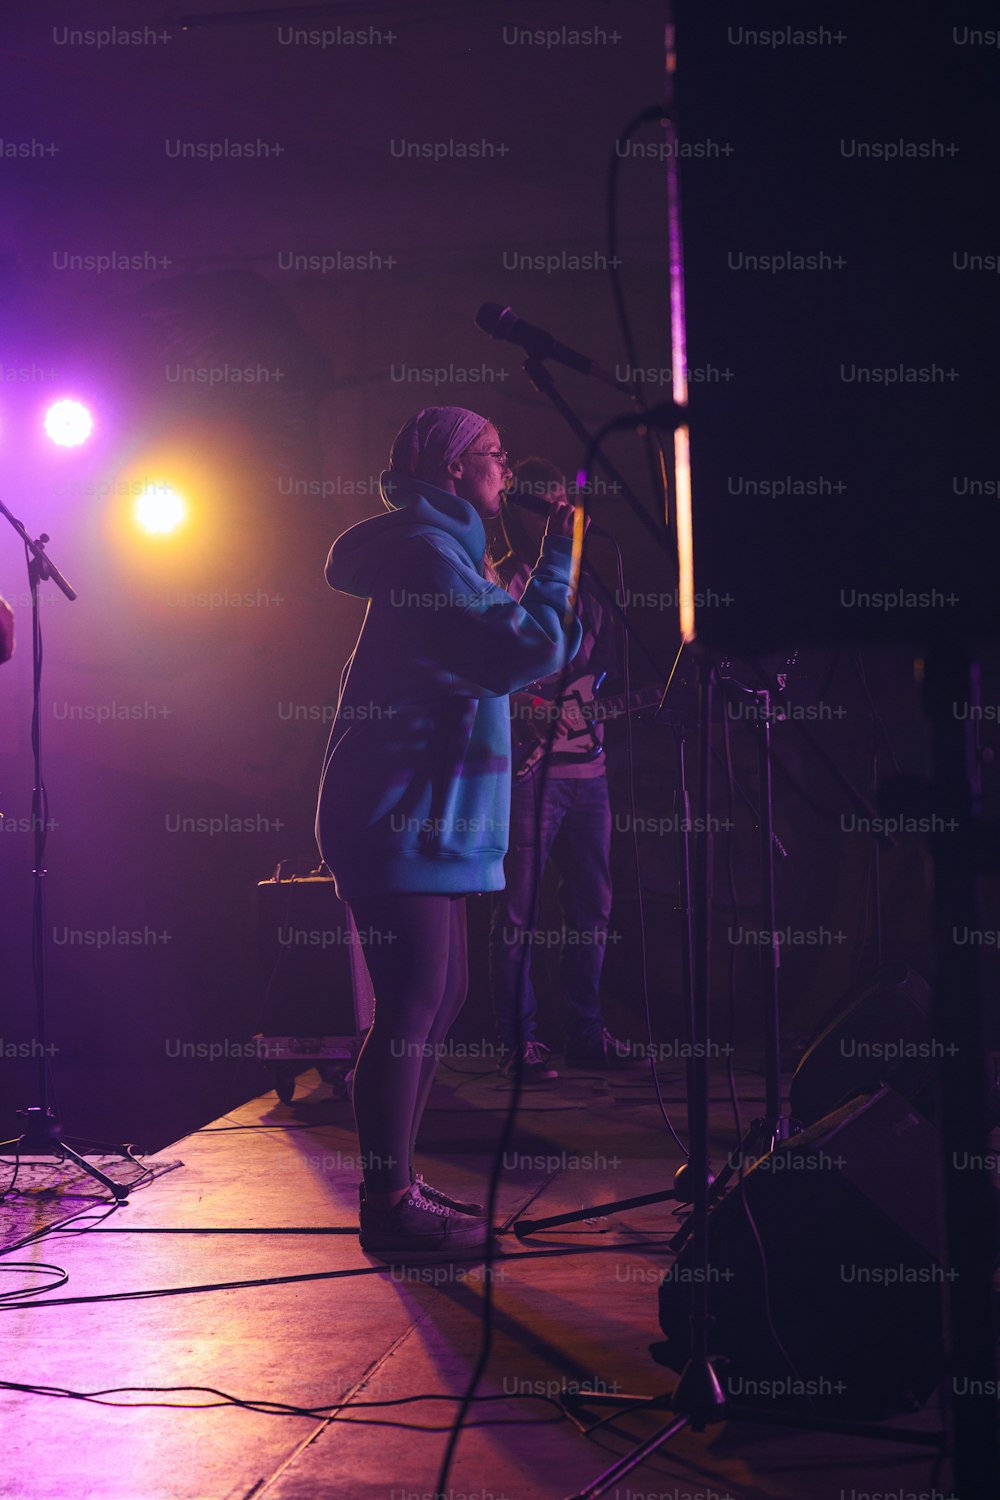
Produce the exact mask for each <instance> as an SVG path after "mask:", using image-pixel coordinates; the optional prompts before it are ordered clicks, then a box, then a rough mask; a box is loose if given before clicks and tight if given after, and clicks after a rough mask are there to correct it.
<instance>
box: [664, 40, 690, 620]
mask: <svg viewBox="0 0 1000 1500" xmlns="http://www.w3.org/2000/svg"><path fill="white" fill-rule="evenodd" d="M665 44H666V86H665V94H666V104H667V108H668V110H669V111H670V113H669V114H668V115H667V117H666V120H665V122H664V124H665V130H664V134H665V135H666V139H667V225H668V236H669V251H670V351H671V379H672V385H673V397H674V404H675V405H676V406H678V407H681V408H683V410H684V411H685V412H686V410H687V404H688V383H687V320H686V316H685V310H684V247H683V243H682V240H681V185H680V178H679V173H678V168H677V127H676V123H675V120H674V81H675V77H676V73H677V48H676V39H675V35H674V21H673V14H672V11H671V12H670V14H669V15H668V19H667V24H666V34H665ZM674 506H675V511H676V519H677V595H678V606H679V612H680V632H681V639H682V640H684V641H693V640H694V638H695V633H696V631H695V611H694V525H693V522H692V516H691V444H690V435H689V432H688V424H687V422H686V421H682V422H680V423H679V424H678V425H677V426H676V427H675V428H674Z"/></svg>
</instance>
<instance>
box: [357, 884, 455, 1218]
mask: <svg viewBox="0 0 1000 1500" xmlns="http://www.w3.org/2000/svg"><path fill="white" fill-rule="evenodd" d="M350 905H351V911H352V913H353V915H354V920H355V923H356V924H357V927H358V930H359V931H362V930H366V929H367V931H368V937H369V941H368V942H367V944H366V946H365V949H364V954H365V962H366V964H367V965H368V972H369V974H370V975H371V981H372V988H373V989H374V991H375V1016H374V1020H373V1022H372V1026H371V1030H370V1031H369V1033H368V1035H367V1037H366V1038H365V1043H364V1046H363V1047H362V1049H361V1055H360V1056H359V1058H358V1062H357V1067H356V1069H355V1073H354V1118H355V1120H356V1122H357V1127H358V1141H359V1144H360V1146H361V1159H362V1163H363V1171H364V1178H365V1186H366V1187H367V1188H369V1189H370V1190H371V1191H372V1192H379V1193H391V1192H395V1191H397V1190H398V1189H399V1188H405V1187H409V1185H410V1183H411V1182H412V1181H413V1152H414V1147H415V1145H416V1139H417V1131H418V1130H419V1128H420V1121H421V1117H422V1116H423V1113H424V1109H425V1107H426V1105H427V1099H428V1097H429V1095H430V1091H431V1085H432V1083H433V1082H434V1074H435V1072H436V1070H437V1064H438V1060H439V1056H440V1051H439V1049H440V1046H441V1043H443V1041H444V1039H445V1037H446V1036H447V1035H448V1032H449V1031H450V1029H451V1025H452V1022H453V1021H454V1019H455V1017H456V1016H457V1015H458V1012H459V1011H460V1010H461V1008H462V1005H463V1003H464V1001H465V997H466V993H467V991H468V987H469V963H468V943H467V936H466V915H465V898H464V897H463V896H390V895H380V896H366V897H364V898H363V899H359V900H354V901H352V902H351V903H350Z"/></svg>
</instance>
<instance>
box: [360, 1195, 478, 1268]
mask: <svg viewBox="0 0 1000 1500" xmlns="http://www.w3.org/2000/svg"><path fill="white" fill-rule="evenodd" d="M491 1234H492V1230H491V1229H490V1226H489V1223H488V1222H487V1220H486V1219H484V1218H473V1217H472V1216H471V1215H470V1214H459V1213H456V1212H455V1210H454V1209H453V1208H448V1207H446V1205H445V1204H443V1203H435V1202H433V1201H432V1200H431V1199H430V1198H426V1197H425V1196H424V1195H423V1193H422V1192H421V1191H420V1187H419V1184H417V1183H415V1182H414V1183H412V1184H411V1186H410V1190H409V1192H408V1193H407V1195H406V1197H405V1198H401V1199H400V1201H399V1202H398V1203H397V1204H396V1206H395V1208H372V1207H371V1206H370V1205H369V1204H368V1203H367V1202H365V1201H362V1203H361V1248H362V1250H366V1251H367V1252H368V1254H369V1255H374V1256H376V1257H377V1258H378V1259H379V1260H385V1261H388V1262H389V1263H390V1264H392V1263H397V1264H400V1263H402V1264H406V1263H412V1262H419V1261H432V1260H436V1261H442V1260H478V1259H479V1258H480V1257H481V1256H483V1255H485V1253H486V1247H487V1245H488V1243H489V1240H490V1237H491Z"/></svg>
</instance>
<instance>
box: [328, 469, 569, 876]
mask: <svg viewBox="0 0 1000 1500" xmlns="http://www.w3.org/2000/svg"><path fill="white" fill-rule="evenodd" d="M388 478H389V476H386V475H383V498H384V500H385V503H386V505H387V506H388V507H390V513H389V514H388V515H384V516H374V517H372V518H371V519H370V520H367V521H362V522H360V523H359V524H358V525H357V526H352V527H351V528H350V530H349V531H345V532H344V534H343V535H342V536H339V537H338V538H337V540H336V541H335V542H334V544H333V547H332V548H331V549H330V555H329V558H328V559H327V564H326V577H327V582H328V583H329V584H330V585H331V587H333V588H335V589H339V590H340V591H341V592H343V593H346V594H353V595H354V596H355V597H357V598H359V599H366V600H367V601H368V609H367V612H366V614H365V619H364V624H363V626H362V629H361V634H360V636H359V637H358V642H357V645H356V646H355V648H354V652H353V655H352V656H351V658H350V660H349V661H348V663H347V666H346V668H345V671H344V676H343V679H342V683H341V693H340V700H339V702H338V705H337V715H336V718H335V720H334V723H333V728H332V730H331V733H330V740H329V744H328V746H327V752H326V758H325V761H324V765H323V776H322V781H321V784H320V794H319V806H318V809H317V814H316V837H317V841H318V843H319V846H320V850H321V852H322V854H323V858H324V859H325V860H326V862H327V864H328V865H329V866H330V869H331V870H332V871H333V874H334V878H335V880H336V884H337V892H338V895H339V896H340V897H341V898H342V900H345V901H348V902H350V901H351V900H353V899H354V898H355V897H358V896H367V895H375V894H379V893H383V892H397V893H404V892H410V893H420V894H436V895H459V894H463V893H470V892H474V891H499V890H502V889H503V885H504V876H503V858H504V855H505V853H506V852H507V839H508V827H509V821H510V706H509V702H508V696H507V695H508V694H509V693H512V692H514V691H515V690H516V689H518V688H522V687H525V686H527V684H528V683H530V682H534V681H536V680H537V679H538V678H540V677H545V676H547V675H548V674H549V673H551V672H554V671H556V670H558V669H559V668H560V667H561V666H562V665H563V664H564V662H565V660H566V659H567V655H568V657H569V659H572V657H573V656H574V655H575V654H576V651H577V649H578V648H579V645H580V636H581V629H580V624H579V621H578V620H577V619H576V618H575V617H573V618H572V620H571V623H570V626H569V632H568V636H567V635H566V634H565V633H564V629H565V619H566V615H567V605H568V595H569V581H570V557H571V543H570V541H569V538H567V537H559V536H547V537H546V538H545V541H544V543H543V545H542V551H541V555H540V557H539V559H538V562H537V564H536V565H535V569H534V571H533V573H532V574H531V577H530V579H529V581H528V584H527V586H526V587H525V590H524V593H523V595H522V596H521V599H520V601H519V602H515V601H514V600H513V599H512V598H511V597H510V595H509V594H508V593H506V591H505V590H504V589H502V588H498V587H497V586H496V585H495V584H492V583H490V582H488V581H487V580H486V579H485V578H484V577H483V571H482V568H483V556H484V553H485V551H486V532H485V529H484V527H483V523H482V521H481V520H480V518H479V516H478V515H477V513H476V512H475V510H473V508H472V506H471V505H470V504H469V503H468V501H467V500H462V499H460V498H459V497H458V496H457V495H452V494H450V493H449V492H448V491H447V490H442V489H438V488H437V487H436V486H435V485H431V484H428V483H426V481H424V480H422V479H411V478H408V477H405V476H401V475H398V474H392V475H391V484H389V483H386V480H387V479H388Z"/></svg>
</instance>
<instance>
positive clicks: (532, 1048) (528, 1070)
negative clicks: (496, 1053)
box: [500, 1042, 559, 1083]
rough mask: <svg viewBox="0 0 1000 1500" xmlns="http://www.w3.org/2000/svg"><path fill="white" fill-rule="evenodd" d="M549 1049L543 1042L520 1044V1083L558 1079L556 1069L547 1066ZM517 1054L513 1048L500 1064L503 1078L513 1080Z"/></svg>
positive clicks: (545, 1081)
mask: <svg viewBox="0 0 1000 1500" xmlns="http://www.w3.org/2000/svg"><path fill="white" fill-rule="evenodd" d="M551 1051H552V1049H551V1047H546V1045H545V1043H544V1042H522V1043H521V1052H520V1056H521V1082H522V1083H547V1082H548V1081H549V1079H550V1078H558V1077H559V1073H558V1070H557V1069H556V1068H553V1067H551V1066H550V1064H549V1054H550V1053H551ZM517 1059H518V1053H517V1049H516V1048H515V1049H514V1050H512V1051H511V1052H510V1053H509V1055H508V1056H507V1058H506V1060H505V1061H504V1062H502V1063H501V1064H500V1071H501V1073H502V1074H503V1075H504V1077H505V1078H513V1077H514V1074H515V1072H516V1070H517Z"/></svg>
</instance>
